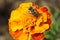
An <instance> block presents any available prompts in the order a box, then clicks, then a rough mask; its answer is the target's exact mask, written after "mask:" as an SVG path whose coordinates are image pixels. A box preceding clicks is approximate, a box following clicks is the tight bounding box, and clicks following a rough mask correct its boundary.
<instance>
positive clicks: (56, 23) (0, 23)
mask: <svg viewBox="0 0 60 40" xmlns="http://www.w3.org/2000/svg"><path fill="white" fill-rule="evenodd" d="M23 2H33V3H34V4H37V5H39V6H46V7H48V9H49V11H50V12H51V13H52V17H51V18H52V21H53V22H52V25H51V29H50V31H47V32H45V38H44V40H60V0H0V40H13V38H12V37H11V35H10V34H9V30H8V29H9V28H8V19H9V17H10V13H11V11H12V10H13V9H15V8H17V7H18V5H19V4H20V3H23Z"/></svg>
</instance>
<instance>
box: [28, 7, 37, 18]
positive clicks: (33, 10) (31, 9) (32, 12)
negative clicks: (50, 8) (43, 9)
mask: <svg viewBox="0 0 60 40" xmlns="http://www.w3.org/2000/svg"><path fill="white" fill-rule="evenodd" d="M29 10H30V11H31V14H32V15H34V16H35V17H38V12H37V11H36V10H35V9H34V8H32V7H30V8H29Z"/></svg>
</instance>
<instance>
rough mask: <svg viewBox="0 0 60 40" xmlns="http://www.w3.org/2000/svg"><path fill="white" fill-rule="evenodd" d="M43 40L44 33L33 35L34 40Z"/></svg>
mask: <svg viewBox="0 0 60 40" xmlns="http://www.w3.org/2000/svg"><path fill="white" fill-rule="evenodd" d="M43 38H44V34H43V33H35V34H32V39H33V40H42V39H43Z"/></svg>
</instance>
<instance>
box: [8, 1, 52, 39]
mask: <svg viewBox="0 0 60 40" xmlns="http://www.w3.org/2000/svg"><path fill="white" fill-rule="evenodd" d="M50 16H51V14H50V13H49V12H48V9H47V8H46V7H38V6H37V5H34V4H32V3H31V2H28V3H22V4H20V6H19V7H18V8H16V9H15V10H13V11H12V12H11V16H10V19H9V23H8V24H9V32H10V34H11V35H12V37H13V38H14V39H15V40H30V38H32V39H33V40H43V38H44V32H45V31H46V30H48V29H50V25H51V23H52V21H51V17H50Z"/></svg>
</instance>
